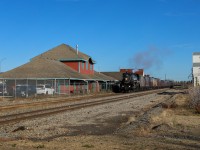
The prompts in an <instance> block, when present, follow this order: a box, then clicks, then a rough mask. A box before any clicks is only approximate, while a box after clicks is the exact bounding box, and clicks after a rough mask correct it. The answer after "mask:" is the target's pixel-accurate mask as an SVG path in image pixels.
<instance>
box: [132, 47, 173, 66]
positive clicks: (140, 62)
mask: <svg viewBox="0 0 200 150" xmlns="http://www.w3.org/2000/svg"><path fill="white" fill-rule="evenodd" d="M169 54H170V51H169V50H159V49H157V48H156V47H150V48H149V49H147V50H146V51H141V52H138V53H136V54H135V55H134V56H133V57H132V58H131V59H130V65H131V67H132V68H138V69H145V70H150V69H152V68H155V69H157V70H160V69H161V68H162V66H163V63H164V59H165V58H166V57H167V56H169Z"/></svg>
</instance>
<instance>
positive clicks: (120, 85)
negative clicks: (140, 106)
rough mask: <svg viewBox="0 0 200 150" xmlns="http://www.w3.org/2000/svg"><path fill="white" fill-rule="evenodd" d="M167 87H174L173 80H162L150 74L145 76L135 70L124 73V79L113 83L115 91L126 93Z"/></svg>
mask: <svg viewBox="0 0 200 150" xmlns="http://www.w3.org/2000/svg"><path fill="white" fill-rule="evenodd" d="M166 87H170V88H171V87H173V81H170V80H160V79H158V78H154V77H150V76H149V75H145V76H143V75H139V74H137V73H133V72H125V73H123V74H122V80H120V81H119V82H117V83H115V84H114V85H113V91H114V92H116V93H119V92H124V93H125V92H131V91H138V90H149V89H156V88H166Z"/></svg>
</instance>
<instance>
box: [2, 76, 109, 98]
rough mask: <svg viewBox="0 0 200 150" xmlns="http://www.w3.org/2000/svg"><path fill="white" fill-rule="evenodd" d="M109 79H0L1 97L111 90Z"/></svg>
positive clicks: (68, 94) (74, 93)
mask: <svg viewBox="0 0 200 150" xmlns="http://www.w3.org/2000/svg"><path fill="white" fill-rule="evenodd" d="M111 88H112V83H111V82H109V81H96V80H92V81H86V80H72V79H0V96H1V97H13V98H17V97H37V96H41V95H43V96H58V95H66V96H71V95H77V94H88V93H96V92H102V91H110V90H111Z"/></svg>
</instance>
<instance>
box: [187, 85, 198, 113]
mask: <svg viewBox="0 0 200 150" xmlns="http://www.w3.org/2000/svg"><path fill="white" fill-rule="evenodd" d="M189 95H190V99H191V101H190V104H189V105H190V107H192V108H194V109H195V110H196V111H197V112H198V113H200V87H193V88H190V89H189Z"/></svg>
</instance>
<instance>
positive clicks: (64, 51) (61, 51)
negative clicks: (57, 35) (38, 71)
mask: <svg viewBox="0 0 200 150" xmlns="http://www.w3.org/2000/svg"><path fill="white" fill-rule="evenodd" d="M38 58H47V59H54V60H59V61H65V60H66V61H69V60H73V61H74V60H79V61H88V60H89V59H90V60H91V61H92V62H93V63H95V62H94V61H93V60H92V58H91V57H90V56H88V55H86V54H84V53H82V52H80V51H78V52H77V51H76V50H75V49H74V48H72V47H71V46H69V45H66V44H61V45H59V46H57V47H54V48H52V49H50V50H48V51H46V52H44V53H42V54H40V55H38V56H36V57H34V58H32V59H31V60H35V59H38Z"/></svg>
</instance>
